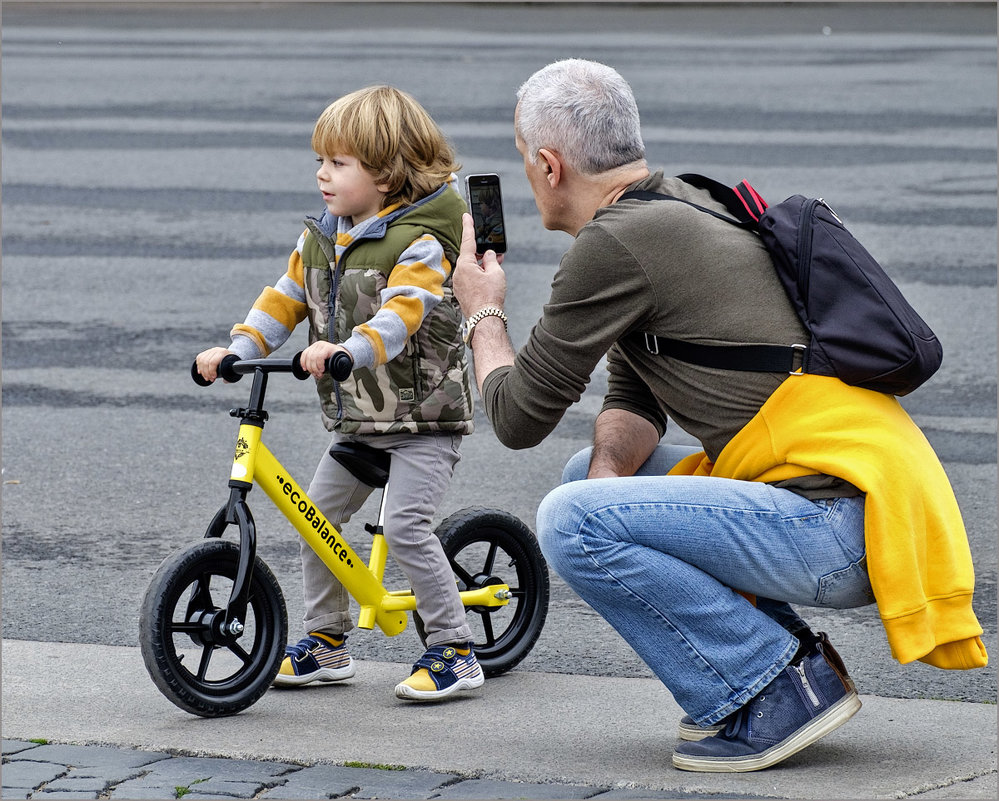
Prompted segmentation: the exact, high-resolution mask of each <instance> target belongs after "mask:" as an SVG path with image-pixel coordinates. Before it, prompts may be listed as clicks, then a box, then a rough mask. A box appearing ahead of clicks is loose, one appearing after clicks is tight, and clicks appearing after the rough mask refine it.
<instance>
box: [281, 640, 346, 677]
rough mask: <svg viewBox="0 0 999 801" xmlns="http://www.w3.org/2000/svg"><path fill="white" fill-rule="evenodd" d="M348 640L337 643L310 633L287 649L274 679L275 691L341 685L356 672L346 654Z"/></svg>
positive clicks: (337, 641) (286, 647)
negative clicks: (332, 683)
mask: <svg viewBox="0 0 999 801" xmlns="http://www.w3.org/2000/svg"><path fill="white" fill-rule="evenodd" d="M346 641H347V638H346V637H344V638H343V639H342V640H336V639H334V638H332V637H330V636H329V635H327V634H317V633H315V632H314V633H312V634H310V635H309V636H308V637H304V638H303V639H301V640H299V641H298V643H297V644H295V645H287V646H285V649H284V659H283V660H282V662H281V668H280V670H278V674H277V676H275V677H274V685H275V686H276V687H301V686H302V685H303V684H310V683H311V682H314V681H343V680H344V679H349V678H350V677H351V676H353V675H354V673H355V672H357V667H356V666H355V665H354V660H353V659H352V658H351V656H350V654H349V653H347V646H346Z"/></svg>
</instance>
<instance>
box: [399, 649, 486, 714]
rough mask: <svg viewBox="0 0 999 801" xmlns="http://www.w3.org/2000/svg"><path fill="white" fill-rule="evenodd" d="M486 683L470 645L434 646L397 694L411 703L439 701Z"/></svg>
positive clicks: (416, 665)
mask: <svg viewBox="0 0 999 801" xmlns="http://www.w3.org/2000/svg"><path fill="white" fill-rule="evenodd" d="M485 681H486V677H485V676H484V675H483V673H482V668H481V667H479V660H477V659H476V658H475V652H474V651H473V650H472V644H471V643H468V644H467V645H465V646H461V647H459V646H455V645H435V646H433V647H431V648H428V649H427V652H426V653H425V654H424V655H423V656H421V657H420V660H419V661H418V662H417V663H416V664H415V665H413V672H412V673H411V674H410V676H409V678H408V679H406V680H405V681H402V682H399V684H397V685H396V687H395V694H396V697H397V698H404V699H407V700H410V701H439V700H440V699H442V698H447V697H448V696H449V695H451V694H452V693H456V692H458V691H459V690H474V689H475V688H476V687H481V686H482V685H483V684H484V683H485Z"/></svg>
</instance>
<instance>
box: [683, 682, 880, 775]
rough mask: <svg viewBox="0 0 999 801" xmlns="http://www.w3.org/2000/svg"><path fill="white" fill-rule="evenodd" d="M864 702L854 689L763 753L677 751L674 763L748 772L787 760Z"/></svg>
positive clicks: (688, 767)
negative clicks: (713, 754)
mask: <svg viewBox="0 0 999 801" xmlns="http://www.w3.org/2000/svg"><path fill="white" fill-rule="evenodd" d="M860 706H861V704H860V697H859V696H858V695H857V694H856V693H851V694H850V695H846V696H844V697H843V698H841V699H840V700H839V701H837V702H836V703H835V704H833V705H832V706H831V707H829V709H827V710H826V711H825V712H823V713H822V714H821V715H819V717H817V718H815V719H814V720H812V721H810V722H809V723H807V724H806V725H804V726H802V727H801V728H800V729H798V731H796V732H795V733H794V734H792V735H791V736H790V737H789V738H787V739H786V740H784V741H783V742H781V743H778V744H777V745H775V746H773V747H772V748H769V749H767V750H766V751H764V752H763V753H761V754H753V755H751V756H745V757H694V756H687V755H686V754H677V753H674V754H673V767H675V768H678V769H679V770H692V771H698V772H701V773H744V772H748V771H753V770H763V769H764V768H769V767H771V766H772V765H776V764H777V763H778V762H783V761H784V760H785V759H787V758H788V757H789V756H791V755H792V754H796V753H798V752H799V751H801V750H802V749H803V748H807V747H808V746H810V745H811V744H812V743H814V742H815V741H816V740H819V739H821V738H823V737H825V736H826V735H827V734H829V733H830V732H832V731H835V730H836V729H838V728H839V727H840V726H842V725H843V724H844V723H846V722H847V721H848V720H849V719H850V718H852V717H853V716H854V715H855V714H857V711H858V710H859V709H860Z"/></svg>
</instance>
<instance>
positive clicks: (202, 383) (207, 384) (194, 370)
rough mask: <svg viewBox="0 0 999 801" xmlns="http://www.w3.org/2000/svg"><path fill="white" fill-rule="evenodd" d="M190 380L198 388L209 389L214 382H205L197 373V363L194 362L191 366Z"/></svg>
mask: <svg viewBox="0 0 999 801" xmlns="http://www.w3.org/2000/svg"><path fill="white" fill-rule="evenodd" d="M191 378H193V379H194V383H195V384H197V385H198V386H199V387H210V386H211V385H212V384H213V383H214V382H213V381H206V380H205V379H204V378H202V377H201V373H199V372H198V363H197V362H196V361H195V362H193V363H192V364H191Z"/></svg>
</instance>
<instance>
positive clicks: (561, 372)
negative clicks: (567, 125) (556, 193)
mask: <svg viewBox="0 0 999 801" xmlns="http://www.w3.org/2000/svg"><path fill="white" fill-rule="evenodd" d="M655 307H656V298H655V290H654V288H653V286H652V284H651V282H650V281H649V279H648V276H646V274H645V272H644V270H643V269H642V268H641V266H640V265H639V264H638V263H637V261H636V260H635V258H634V257H633V256H632V255H631V254H630V253H629V252H628V251H627V249H626V248H625V247H624V246H623V245H622V244H621V243H620V242H619V241H618V240H617V239H616V238H615V237H613V236H612V235H611V234H610V233H608V232H607V230H606V229H605V228H604V226H602V225H601V224H600V223H599V222H591V223H589V224H587V225H586V226H585V227H584V228H583V229H582V230H581V231H580V232H579V235H578V236H577V237H576V240H575V242H574V243H573V245H572V247H571V248H570V249H569V251H568V252H567V253H566V254H565V256H564V257H563V259H562V263H561V264H560V265H559V269H558V271H557V272H556V274H555V278H554V280H553V282H552V292H551V297H550V298H549V301H548V303H547V304H546V305H545V307H544V311H543V314H542V317H541V319H540V320H539V321H538V323H537V324H536V325H535V327H534V330H533V331H531V336H530V338H529V340H528V342H527V344H526V345H524V347H523V348H521V350H520V351H519V352H518V353H517V356H516V358H515V360H514V364H513V365H512V366H511V367H501V368H498V369H496V370H494V371H493V372H491V373H490V374H489V375H488V376H487V377H486V380H485V381H484V382H483V387H482V396H483V406H484V407H485V410H486V414H487V416H488V417H489V420H490V422H491V423H492V425H493V429H494V431H495V433H496V436H497V437H498V438H499V440H500V442H502V443H503V444H504V445H506V446H507V447H509V448H530V447H533V446H535V445H537V444H538V443H539V442H541V441H542V440H543V439H544V438H545V437H547V436H548V435H549V434H550V433H551V432H552V430H553V429H554V428H555V426H556V425H557V424H558V422H559V420H561V419H562V415H563V414H564V413H565V411H566V409H568V408H569V406H571V405H572V404H574V403H576V402H577V401H578V400H579V399H580V397H581V395H582V393H583V390H584V389H585V388H586V385H587V383H588V382H589V380H590V375H591V374H592V372H593V370H594V369H595V368H596V366H597V363H598V362H599V361H600V359H601V358H603V356H604V354H606V353H607V351H608V350H609V349H610V347H611V346H612V345H613V344H614V342H615V341H616V340H617V339H618V338H619V337H621V336H622V335H624V334H625V333H627V332H629V331H631V330H634V329H636V327H637V326H640V325H641V323H642V321H643V320H646V319H648V318H649V317H650V315H651V314H652V312H653V311H654V309H655Z"/></svg>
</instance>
